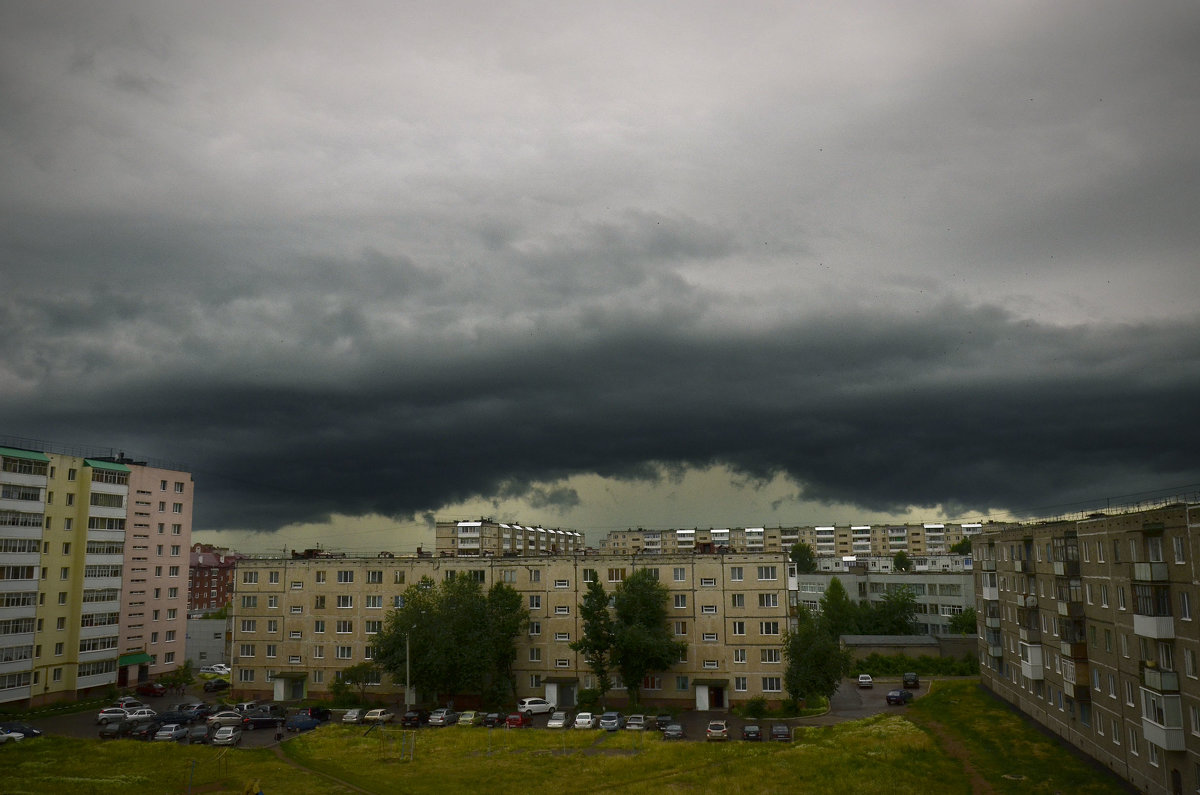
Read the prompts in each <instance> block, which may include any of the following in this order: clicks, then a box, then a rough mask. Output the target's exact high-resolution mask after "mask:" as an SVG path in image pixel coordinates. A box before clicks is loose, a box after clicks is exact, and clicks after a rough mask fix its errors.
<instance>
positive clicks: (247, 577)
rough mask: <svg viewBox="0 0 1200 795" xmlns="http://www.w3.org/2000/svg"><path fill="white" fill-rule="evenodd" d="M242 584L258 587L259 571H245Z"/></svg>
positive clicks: (160, 551) (160, 548)
mask: <svg viewBox="0 0 1200 795" xmlns="http://www.w3.org/2000/svg"><path fill="white" fill-rule="evenodd" d="M158 554H160V555H161V554H162V547H159V553H158ZM242 584H243V585H258V572H257V571H243V572H242Z"/></svg>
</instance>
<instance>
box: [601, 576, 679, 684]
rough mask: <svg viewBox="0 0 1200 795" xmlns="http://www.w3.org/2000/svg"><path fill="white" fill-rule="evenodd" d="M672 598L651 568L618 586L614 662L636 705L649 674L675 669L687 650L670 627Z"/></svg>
mask: <svg viewBox="0 0 1200 795" xmlns="http://www.w3.org/2000/svg"><path fill="white" fill-rule="evenodd" d="M668 598H669V592H668V591H667V587H666V586H665V585H663V584H662V583H660V582H659V581H658V579H657V578H656V577H654V575H653V574H652V573H651V572H650V570H649V569H639V570H637V571H635V572H634V573H633V574H631V575H630V576H629V577H628V578H626V580H625V581H624V582H622V583H621V584H620V585H618V586H617V590H616V594H615V602H616V604H615V607H616V609H615V620H614V622H613V652H612V663H613V666H614V667H615V668H616V670H617V672H618V673H620V675H621V679H622V680H623V681H624V682H625V687H626V688H627V689H628V691H629V700H630V702H631V703H633V704H637V703H638V696H639V694H640V691H641V686H642V680H643V679H644V678H645V677H646V674H648V673H651V672H654V671H664V670H666V669H667V668H669V667H671V666H672V665H673V664H675V663H676V662H677V661H678V660H679V655H680V654H681V653H683V651H684V650H685V649H686V648H687V645H686V644H684V643H681V642H679V641H676V640H673V639H672V636H671V633H670V630H669V629H668V628H667V599H668Z"/></svg>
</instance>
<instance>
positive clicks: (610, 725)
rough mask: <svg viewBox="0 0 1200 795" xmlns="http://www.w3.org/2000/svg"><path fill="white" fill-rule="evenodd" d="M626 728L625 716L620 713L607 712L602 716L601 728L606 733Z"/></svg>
mask: <svg viewBox="0 0 1200 795" xmlns="http://www.w3.org/2000/svg"><path fill="white" fill-rule="evenodd" d="M624 727H625V716H624V715H622V714H621V713H620V712H605V713H604V714H603V715H601V716H600V728H601V729H604V730H605V731H610V732H615V731H616V730H617V729H622V728H624Z"/></svg>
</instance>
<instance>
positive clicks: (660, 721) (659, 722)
mask: <svg viewBox="0 0 1200 795" xmlns="http://www.w3.org/2000/svg"><path fill="white" fill-rule="evenodd" d="M672 723H675V717H674V716H673V715H668V714H667V713H665V712H664V713H663V714H661V715H656V716H654V728H656V729H658V730H659V731H660V732H661V731H666V730H667V727H668V726H670V725H671V724H672Z"/></svg>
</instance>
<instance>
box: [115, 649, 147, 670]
mask: <svg viewBox="0 0 1200 795" xmlns="http://www.w3.org/2000/svg"><path fill="white" fill-rule="evenodd" d="M152 662H154V657H153V656H151V655H149V654H146V652H144V651H138V652H134V653H133V654H122V655H121V656H120V657H118V658H117V667H118V668H124V667H125V666H126V665H141V664H143V663H152Z"/></svg>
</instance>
